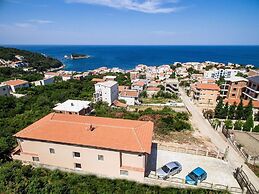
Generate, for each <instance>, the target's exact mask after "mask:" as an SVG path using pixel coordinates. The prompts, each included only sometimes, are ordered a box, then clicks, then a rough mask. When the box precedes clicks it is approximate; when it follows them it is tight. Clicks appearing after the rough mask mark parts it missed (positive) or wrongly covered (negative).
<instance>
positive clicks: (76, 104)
mask: <svg viewBox="0 0 259 194" xmlns="http://www.w3.org/2000/svg"><path fill="white" fill-rule="evenodd" d="M90 103H91V102H90V101H83V100H67V101H65V102H63V103H61V104H59V105H58V106H56V107H55V108H53V110H55V111H68V112H79V111H81V110H82V109H84V108H88V107H89V104H90Z"/></svg>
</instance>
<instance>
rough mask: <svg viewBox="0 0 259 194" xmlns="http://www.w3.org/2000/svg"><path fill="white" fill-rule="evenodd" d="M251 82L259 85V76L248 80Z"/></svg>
mask: <svg viewBox="0 0 259 194" xmlns="http://www.w3.org/2000/svg"><path fill="white" fill-rule="evenodd" d="M247 79H248V80H249V81H252V82H255V83H257V84H258V83H259V75H257V76H251V77H248V78H247Z"/></svg>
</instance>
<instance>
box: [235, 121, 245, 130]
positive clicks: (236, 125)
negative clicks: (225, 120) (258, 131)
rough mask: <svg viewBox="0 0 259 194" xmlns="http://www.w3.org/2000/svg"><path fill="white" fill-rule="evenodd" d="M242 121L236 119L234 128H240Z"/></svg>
mask: <svg viewBox="0 0 259 194" xmlns="http://www.w3.org/2000/svg"><path fill="white" fill-rule="evenodd" d="M243 125H244V122H243V121H241V120H238V121H236V122H235V124H234V129H235V130H241V129H242V128H243Z"/></svg>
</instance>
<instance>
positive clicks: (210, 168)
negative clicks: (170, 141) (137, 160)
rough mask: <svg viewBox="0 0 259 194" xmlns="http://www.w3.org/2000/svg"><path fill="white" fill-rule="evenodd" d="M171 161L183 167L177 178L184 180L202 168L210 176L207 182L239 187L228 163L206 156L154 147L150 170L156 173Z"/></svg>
mask: <svg viewBox="0 0 259 194" xmlns="http://www.w3.org/2000/svg"><path fill="white" fill-rule="evenodd" d="M171 161H178V162H179V163H180V164H181V165H182V171H181V172H180V173H179V174H177V175H175V177H178V178H182V179H184V178H185V176H186V175H187V174H188V173H189V172H191V171H192V170H193V169H195V168H196V167H201V168H203V169H204V170H205V171H206V172H207V174H208V176H207V179H206V180H205V181H206V182H209V183H213V184H222V185H227V186H230V187H239V184H238V183H237V181H236V179H235V178H234V176H233V170H232V169H231V167H230V166H229V164H228V163H227V162H225V161H223V160H219V159H215V158H210V157H206V156H199V155H192V154H185V153H178V152H172V151H166V150H159V149H156V148H154V147H153V149H152V153H151V156H150V158H149V168H150V170H151V171H154V170H155V169H157V168H160V167H161V166H163V165H164V164H166V163H168V162H171Z"/></svg>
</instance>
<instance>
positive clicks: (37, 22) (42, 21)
mask: <svg viewBox="0 0 259 194" xmlns="http://www.w3.org/2000/svg"><path fill="white" fill-rule="evenodd" d="M29 22H31V23H35V24H52V23H53V21H50V20H29Z"/></svg>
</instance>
